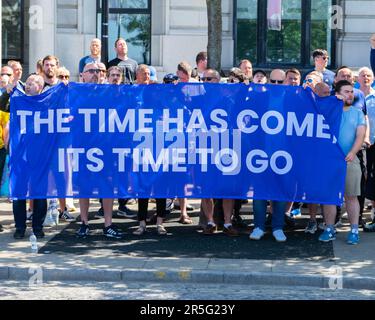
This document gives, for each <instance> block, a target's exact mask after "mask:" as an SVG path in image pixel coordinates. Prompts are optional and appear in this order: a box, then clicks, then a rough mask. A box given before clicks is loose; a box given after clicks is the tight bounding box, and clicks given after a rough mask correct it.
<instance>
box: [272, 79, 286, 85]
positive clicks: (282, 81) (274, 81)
mask: <svg viewBox="0 0 375 320" xmlns="http://www.w3.org/2000/svg"><path fill="white" fill-rule="evenodd" d="M270 82H271V83H273V84H275V83H277V84H283V83H284V80H272V79H271V80H270Z"/></svg>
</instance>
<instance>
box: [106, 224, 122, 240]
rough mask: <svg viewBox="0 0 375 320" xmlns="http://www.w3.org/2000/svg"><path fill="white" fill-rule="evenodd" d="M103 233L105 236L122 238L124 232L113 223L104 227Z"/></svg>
mask: <svg viewBox="0 0 375 320" xmlns="http://www.w3.org/2000/svg"><path fill="white" fill-rule="evenodd" d="M103 234H104V236H105V237H106V238H111V239H122V238H123V237H124V233H123V232H122V231H121V230H120V229H119V228H117V227H116V226H115V225H113V224H112V225H110V226H109V227H107V228H104V229H103Z"/></svg>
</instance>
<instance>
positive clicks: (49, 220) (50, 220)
mask: <svg viewBox="0 0 375 320" xmlns="http://www.w3.org/2000/svg"><path fill="white" fill-rule="evenodd" d="M55 225H56V218H55V217H54V216H53V215H52V211H51V210H47V214H46V218H45V219H44V222H43V226H44V227H53V226H55Z"/></svg>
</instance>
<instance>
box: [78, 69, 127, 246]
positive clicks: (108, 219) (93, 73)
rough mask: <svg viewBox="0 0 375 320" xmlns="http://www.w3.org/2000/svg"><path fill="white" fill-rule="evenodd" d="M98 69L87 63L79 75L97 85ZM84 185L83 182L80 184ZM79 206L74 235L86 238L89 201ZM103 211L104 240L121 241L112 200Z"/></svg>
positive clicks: (86, 200) (104, 203) (105, 202)
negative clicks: (77, 227) (113, 218)
mask: <svg viewBox="0 0 375 320" xmlns="http://www.w3.org/2000/svg"><path fill="white" fill-rule="evenodd" d="M99 74H100V68H99V66H98V64H96V63H88V64H86V66H85V67H84V69H83V72H82V74H81V76H82V81H83V82H84V83H98V82H99ZM82 183H84V182H82ZM79 206H80V209H81V221H82V224H81V226H80V228H79V230H78V231H77V233H76V236H77V237H78V238H86V237H87V236H88V235H89V234H90V229H89V224H88V223H89V206H90V199H79ZM103 210H104V229H103V234H104V236H105V237H106V238H111V239H121V238H122V237H123V236H124V233H123V232H122V231H121V230H120V229H119V228H118V227H117V226H115V225H113V224H112V210H113V199H103Z"/></svg>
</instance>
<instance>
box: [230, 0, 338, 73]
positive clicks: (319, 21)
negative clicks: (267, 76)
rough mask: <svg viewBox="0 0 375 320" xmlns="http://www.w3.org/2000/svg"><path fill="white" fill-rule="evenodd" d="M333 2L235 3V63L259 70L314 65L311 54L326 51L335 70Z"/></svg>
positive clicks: (242, 0)
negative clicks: (248, 63)
mask: <svg viewBox="0 0 375 320" xmlns="http://www.w3.org/2000/svg"><path fill="white" fill-rule="evenodd" d="M333 4H334V1H333V0H314V1H313V0H267V1H265V0H235V1H234V5H235V11H234V12H235V13H236V19H235V28H234V30H235V43H236V45H235V52H236V54H235V59H236V61H235V63H236V64H238V62H239V61H240V60H242V59H249V60H251V61H252V62H253V63H254V64H255V65H256V66H258V67H263V68H274V67H276V66H280V67H283V66H284V67H288V66H297V67H299V68H308V67H309V66H310V65H311V64H312V59H311V52H312V51H313V50H314V49H317V48H321V49H326V50H327V51H328V52H329V54H330V55H331V57H332V59H331V67H334V64H335V59H334V42H333V39H334V34H333V31H332V30H331V29H330V25H329V24H330V18H331V16H330V13H329V12H330V7H331V6H332V5H333Z"/></svg>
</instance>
